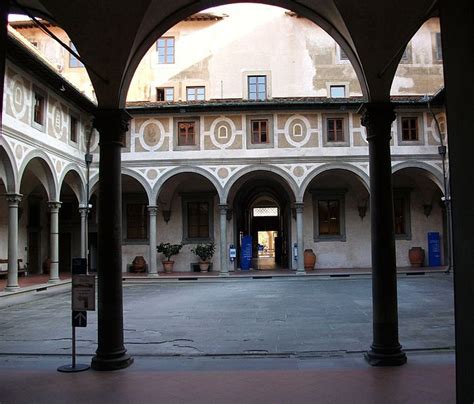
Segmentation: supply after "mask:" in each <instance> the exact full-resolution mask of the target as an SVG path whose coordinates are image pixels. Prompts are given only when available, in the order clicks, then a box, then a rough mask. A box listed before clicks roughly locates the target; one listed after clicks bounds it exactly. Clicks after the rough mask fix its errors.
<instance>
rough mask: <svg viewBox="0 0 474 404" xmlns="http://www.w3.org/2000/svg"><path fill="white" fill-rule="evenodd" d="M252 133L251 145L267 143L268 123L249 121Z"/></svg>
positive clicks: (259, 120)
mask: <svg viewBox="0 0 474 404" xmlns="http://www.w3.org/2000/svg"><path fill="white" fill-rule="evenodd" d="M250 125H251V131H252V143H254V144H259V143H268V121H267V120H266V119H258V120H252V121H250Z"/></svg>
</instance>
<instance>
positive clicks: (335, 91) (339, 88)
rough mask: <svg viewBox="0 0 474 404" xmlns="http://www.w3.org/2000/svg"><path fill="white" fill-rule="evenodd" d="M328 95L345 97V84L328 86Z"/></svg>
mask: <svg viewBox="0 0 474 404" xmlns="http://www.w3.org/2000/svg"><path fill="white" fill-rule="evenodd" d="M329 96H330V97H331V98H345V97H346V86H345V85H343V84H342V85H340V84H335V85H330V86H329Z"/></svg>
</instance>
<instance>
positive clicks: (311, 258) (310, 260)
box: [304, 248, 316, 271]
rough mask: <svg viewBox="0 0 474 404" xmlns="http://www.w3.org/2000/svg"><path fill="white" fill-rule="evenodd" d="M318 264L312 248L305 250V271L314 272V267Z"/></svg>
mask: <svg viewBox="0 0 474 404" xmlns="http://www.w3.org/2000/svg"><path fill="white" fill-rule="evenodd" d="M315 264H316V254H315V253H314V252H313V250H312V249H311V248H307V249H306V250H304V269H306V270H307V271H312V270H313V269H314V265H315Z"/></svg>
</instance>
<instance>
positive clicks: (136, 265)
mask: <svg viewBox="0 0 474 404" xmlns="http://www.w3.org/2000/svg"><path fill="white" fill-rule="evenodd" d="M130 270H131V272H145V270H146V261H145V258H143V256H141V255H137V256H136V257H135V258H134V260H133V261H132V267H131V268H130Z"/></svg>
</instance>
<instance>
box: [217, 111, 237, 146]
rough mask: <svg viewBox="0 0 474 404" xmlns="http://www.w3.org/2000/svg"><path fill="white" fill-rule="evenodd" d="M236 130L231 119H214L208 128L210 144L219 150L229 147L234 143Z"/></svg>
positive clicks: (222, 117)
mask: <svg viewBox="0 0 474 404" xmlns="http://www.w3.org/2000/svg"><path fill="white" fill-rule="evenodd" d="M236 130H237V129H236V127H235V124H234V122H233V121H232V120H231V119H229V118H226V117H224V116H221V117H219V118H217V119H215V120H214V121H213V122H212V124H211V128H210V134H211V136H210V137H211V142H212V144H213V145H214V146H216V147H218V148H219V149H225V148H227V147H229V146H230V145H231V144H232V143H234V141H235V133H236Z"/></svg>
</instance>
